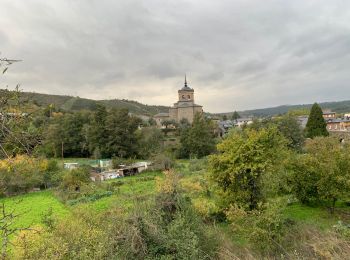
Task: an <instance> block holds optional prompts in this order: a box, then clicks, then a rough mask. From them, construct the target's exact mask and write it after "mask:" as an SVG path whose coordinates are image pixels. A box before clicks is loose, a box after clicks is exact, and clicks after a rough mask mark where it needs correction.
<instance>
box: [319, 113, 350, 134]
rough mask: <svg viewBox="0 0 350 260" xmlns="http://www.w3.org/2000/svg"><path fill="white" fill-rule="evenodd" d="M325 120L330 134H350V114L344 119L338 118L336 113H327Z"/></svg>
mask: <svg viewBox="0 0 350 260" xmlns="http://www.w3.org/2000/svg"><path fill="white" fill-rule="evenodd" d="M323 118H324V119H325V120H326V123H327V130H328V131H329V132H349V133H350V114H344V116H343V117H340V118H337V117H336V113H335V112H325V113H323Z"/></svg>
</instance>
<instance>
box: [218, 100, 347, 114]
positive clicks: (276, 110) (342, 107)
mask: <svg viewBox="0 0 350 260" xmlns="http://www.w3.org/2000/svg"><path fill="white" fill-rule="evenodd" d="M319 104H320V106H321V107H322V109H329V110H332V111H333V112H336V113H347V112H349V113H350V100H345V101H337V102H323V103H319ZM311 106H312V104H302V105H283V106H277V107H268V108H260V109H252V110H244V111H238V113H239V114H240V115H241V116H243V117H246V116H253V117H268V116H275V115H279V114H284V113H287V112H288V111H290V110H302V109H305V110H307V109H310V108H311ZM224 114H225V115H227V116H230V115H232V112H230V113H220V114H219V115H224Z"/></svg>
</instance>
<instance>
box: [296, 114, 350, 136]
mask: <svg viewBox="0 0 350 260" xmlns="http://www.w3.org/2000/svg"><path fill="white" fill-rule="evenodd" d="M323 118H324V120H325V121H326V123H327V130H328V132H330V133H345V134H347V133H349V134H350V113H348V114H344V116H342V117H337V114H336V113H335V112H332V111H323ZM298 121H299V123H300V125H301V126H302V128H305V127H306V124H307V121H308V116H299V117H298Z"/></svg>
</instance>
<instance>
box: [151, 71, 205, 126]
mask: <svg viewBox="0 0 350 260" xmlns="http://www.w3.org/2000/svg"><path fill="white" fill-rule="evenodd" d="M178 96H179V101H177V102H176V103H174V106H173V107H171V108H169V113H159V114H157V115H155V116H154V119H155V120H156V122H157V125H158V126H161V125H162V122H163V121H165V120H174V121H175V122H177V123H179V122H180V121H181V119H187V120H188V122H189V123H192V122H193V118H194V115H195V114H196V113H202V112H203V107H202V106H200V105H196V104H195V103H194V89H193V88H190V87H189V86H188V84H187V80H186V76H185V84H184V86H183V87H182V88H181V89H179V90H178Z"/></svg>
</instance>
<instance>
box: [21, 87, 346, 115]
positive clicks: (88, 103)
mask: <svg viewBox="0 0 350 260" xmlns="http://www.w3.org/2000/svg"><path fill="white" fill-rule="evenodd" d="M22 97H23V98H25V99H27V100H30V101H32V102H33V103H34V104H36V105H39V106H49V105H50V104H54V105H55V107H56V108H57V109H61V110H64V111H79V110H94V109H95V107H96V105H97V104H98V103H100V104H104V105H105V106H106V107H107V108H127V109H129V111H130V112H131V113H133V114H137V115H146V116H152V115H155V114H157V113H163V112H168V110H169V107H168V106H153V105H144V104H141V103H139V102H137V101H132V100H126V99H111V100H92V99H87V98H80V97H72V96H63V95H50V94H39V93H32V92H22ZM319 104H320V106H321V107H322V108H323V109H329V110H332V111H333V112H336V113H346V112H350V100H345V101H337V102H323V103H319ZM311 106H312V104H302V105H283V106H277V107H269V108H261V109H252V110H245V111H238V112H239V114H240V115H241V116H243V117H246V116H253V117H268V116H274V115H279V114H284V113H287V112H288V111H290V110H305V111H307V110H309V109H310V108H311ZM224 114H225V115H228V116H230V115H231V114H232V112H230V113H217V114H216V115H224Z"/></svg>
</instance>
